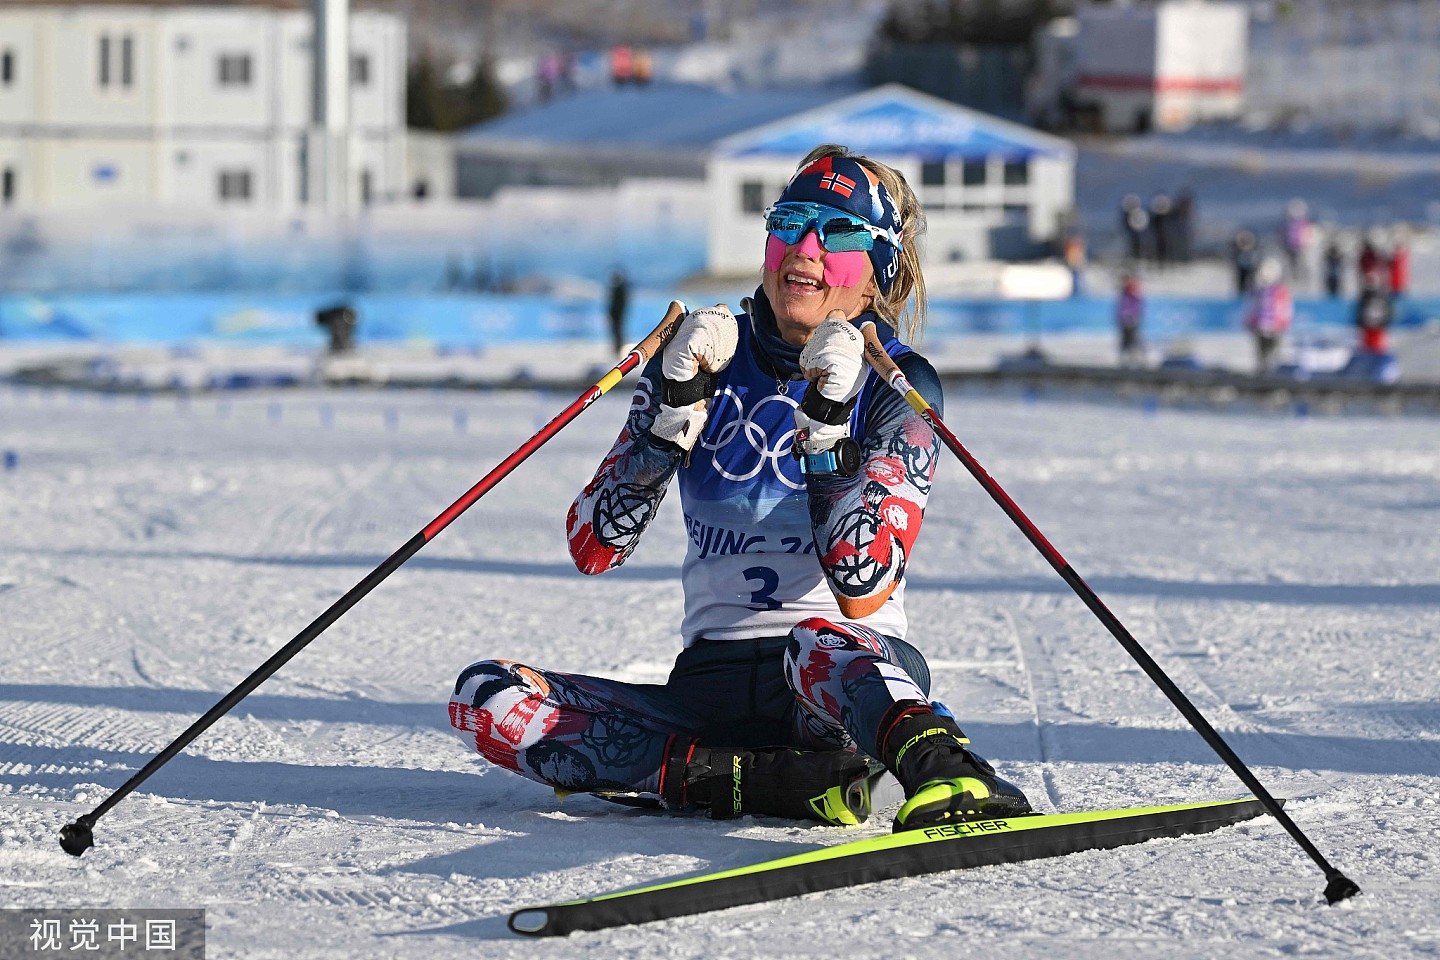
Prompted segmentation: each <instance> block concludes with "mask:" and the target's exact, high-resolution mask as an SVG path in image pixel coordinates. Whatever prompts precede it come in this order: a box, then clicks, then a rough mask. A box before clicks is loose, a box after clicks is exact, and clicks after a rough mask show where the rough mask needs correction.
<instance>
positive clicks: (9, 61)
mask: <svg viewBox="0 0 1440 960" xmlns="http://www.w3.org/2000/svg"><path fill="white" fill-rule="evenodd" d="M14 82H15V53H14V51H12V50H6V51H4V52H0V84H4V85H5V86H7V87H8V86H10V84H12V83H14Z"/></svg>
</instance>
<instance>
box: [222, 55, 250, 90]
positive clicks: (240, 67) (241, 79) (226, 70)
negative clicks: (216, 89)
mask: <svg viewBox="0 0 1440 960" xmlns="http://www.w3.org/2000/svg"><path fill="white" fill-rule="evenodd" d="M216 64H217V66H218V67H219V80H220V86H222V87H248V86H250V54H248V53H222V54H220V59H219V60H218V61H216Z"/></svg>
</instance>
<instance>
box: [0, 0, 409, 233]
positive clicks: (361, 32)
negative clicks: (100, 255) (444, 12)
mask: <svg viewBox="0 0 1440 960" xmlns="http://www.w3.org/2000/svg"><path fill="white" fill-rule="evenodd" d="M312 32H313V31H312V26H311V17H310V15H309V14H308V13H306V12H304V11H300V10H276V9H268V8H264V7H251V8H245V7H233V6H232V7H189V6H154V7H149V6H87V5H74V6H38V5H37V6H29V5H21V6H11V7H8V8H6V9H0V38H3V39H0V130H3V138H0V167H3V176H4V178H5V182H6V184H7V187H6V197H7V201H8V202H9V203H12V204H14V205H16V206H24V207H27V208H30V209H35V210H51V209H65V208H72V209H73V208H80V207H95V206H98V205H111V204H115V205H129V206H132V207H145V206H154V205H159V206H174V207H177V208H184V209H189V210H196V209H214V208H255V209H264V210H268V211H273V212H278V213H284V212H290V211H293V210H295V209H296V208H298V207H301V206H303V205H304V204H305V203H306V200H307V197H306V191H307V185H306V180H305V177H304V176H303V170H304V151H305V144H306V138H305V133H306V131H307V129H308V128H309V127H310V125H311V122H312V102H313V93H312V65H311V60H312ZM349 73H350V91H349V98H348V99H349V132H350V139H351V148H350V157H349V162H350V167H351V169H350V176H349V178H348V179H349V181H350V182H351V184H352V186H351V190H352V191H353V194H354V196H355V198H356V199H357V200H358V201H359V202H360V203H370V202H374V201H377V200H393V199H395V198H396V197H398V196H400V195H401V194H402V193H404V191H405V190H406V187H407V163H406V152H405V148H406V131H405V112H404V111H405V74H406V35H405V24H404V22H403V20H401V18H400V17H398V16H397V15H395V14H393V13H386V12H378V11H366V12H360V13H358V14H356V15H355V16H354V17H353V19H352V21H351V31H350V71H349Z"/></svg>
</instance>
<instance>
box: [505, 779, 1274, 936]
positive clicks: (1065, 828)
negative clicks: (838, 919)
mask: <svg viewBox="0 0 1440 960" xmlns="http://www.w3.org/2000/svg"><path fill="white" fill-rule="evenodd" d="M1263 813H1265V807H1264V806H1263V805H1262V804H1261V803H1260V801H1258V800H1221V801H1217V802H1212V803H1190V804H1180V805H1176V806H1167V807H1137V808H1134V809H1122V810H1096V811H1090V812H1086V813H1061V814H1047V815H1040V816H1028V817H1012V818H1008V819H994V820H975V821H969V822H962V823H954V824H946V825H943V826H937V827H930V828H928V829H923V830H912V831H908V832H905V833H892V834H886V835H885V836H880V837H870V838H868V839H865V840H855V841H852V842H850V843H841V844H835V845H833V846H829V847H822V848H820V849H818V850H810V851H808V852H806V853H801V854H796V855H794V856H789V857H781V858H780V859H777V860H766V861H764V862H761V863H757V864H754V865H752V866H748V867H739V868H737V869H734V870H723V871H720V872H717V873H707V874H702V875H700V876H695V877H686V878H682V879H679V880H672V881H668V882H665V883H659V884H651V885H649V886H645V887H639V888H637V889H633V890H621V891H617V892H615V893H607V894H602V895H601V896H597V897H591V898H589V899H585V900H571V901H568V902H566V903H557V904H552V905H550V906H543V907H528V908H525V909H523V910H517V911H515V912H514V913H512V914H511V915H510V929H511V930H513V931H515V932H516V933H520V934H525V935H527V936H536V937H554V936H564V935H566V934H569V933H573V932H575V931H577V930H603V929H606V928H608V927H619V926H624V925H626V924H632V923H648V922H650V921H652V920H665V919H668V918H670V917H681V916H686V915H689V914H694V913H705V912H708V911H710V910H723V909H726V908H727V907H738V906H743V905H745V904H750V903H763V902H766V901H770V900H778V899H782V898H785V897H798V896H801V895H803V894H807V893H816V892H818V891H821V890H834V889H836V888H837V887H848V886H854V885H856V884H862V883H873V882H875V881H877V880H894V879H896V878H899V877H913V876H919V875H921V874H926V873H941V872H943V871H946V870H964V869H968V868H970V867H982V866H989V865H991V864H997V863H1018V862H1020V861H1023V860H1038V859H1040V858H1043V857H1058V856H1063V855H1065V854H1068V853H1077V852H1079V851H1081V850H1110V849H1114V848H1115V847H1122V846H1127V845H1129V844H1134V843H1143V842H1145V841H1146V840H1155V839H1158V838H1161V837H1179V836H1185V835H1188V834H1197V833H1209V832H1210V831H1212V830H1219V829H1220V828H1221V827H1227V826H1230V825H1232V824H1235V823H1239V822H1241V821H1243V820H1251V819H1254V818H1255V817H1258V816H1260V815H1262V814H1263Z"/></svg>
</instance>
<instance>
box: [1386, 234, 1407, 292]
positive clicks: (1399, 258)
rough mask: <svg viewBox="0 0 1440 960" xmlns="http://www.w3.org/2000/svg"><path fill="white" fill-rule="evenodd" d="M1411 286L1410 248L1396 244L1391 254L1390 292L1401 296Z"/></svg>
mask: <svg viewBox="0 0 1440 960" xmlns="http://www.w3.org/2000/svg"><path fill="white" fill-rule="evenodd" d="M1409 288H1410V248H1409V247H1407V246H1405V244H1403V243H1397V244H1395V249H1394V250H1393V251H1392V252H1391V254H1390V294H1391V296H1396V297H1398V296H1401V295H1403V294H1404V293H1405V291H1406V290H1408V289H1409Z"/></svg>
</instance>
